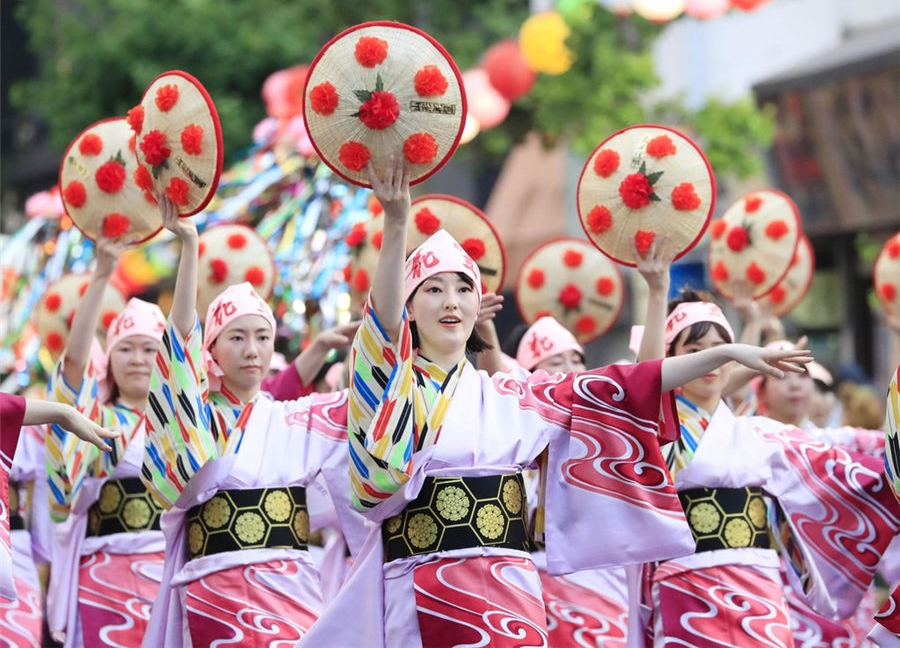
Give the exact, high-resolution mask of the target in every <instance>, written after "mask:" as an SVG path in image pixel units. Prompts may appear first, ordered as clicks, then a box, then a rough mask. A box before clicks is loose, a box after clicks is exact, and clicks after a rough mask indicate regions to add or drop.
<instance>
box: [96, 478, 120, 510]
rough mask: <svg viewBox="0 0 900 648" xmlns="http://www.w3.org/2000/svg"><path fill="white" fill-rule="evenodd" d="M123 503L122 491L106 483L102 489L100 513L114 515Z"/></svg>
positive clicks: (99, 503)
mask: <svg viewBox="0 0 900 648" xmlns="http://www.w3.org/2000/svg"><path fill="white" fill-rule="evenodd" d="M121 502H122V491H120V490H119V488H118V486H116V485H115V484H111V483H109V482H106V483H105V484H103V488H101V489H100V501H99V502H98V503H97V504H98V506H99V507H100V511H101V512H103V513H106V514H109V513H113V512H114V511H115V510H116V509H117V508H119V504H121Z"/></svg>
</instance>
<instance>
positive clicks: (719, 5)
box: [684, 0, 731, 20]
mask: <svg viewBox="0 0 900 648" xmlns="http://www.w3.org/2000/svg"><path fill="white" fill-rule="evenodd" d="M730 5H731V0H684V13H686V14H687V15H688V16H691V17H693V18H699V19H700V20H711V19H712V18H718V17H719V16H721V15H722V14H724V13H725V12H726V11H728V8H729V6H730Z"/></svg>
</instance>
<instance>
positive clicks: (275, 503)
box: [263, 490, 294, 522]
mask: <svg viewBox="0 0 900 648" xmlns="http://www.w3.org/2000/svg"><path fill="white" fill-rule="evenodd" d="M263 506H264V507H265V509H266V514H267V515H268V516H269V517H270V518H272V519H273V520H275V521H276V522H284V521H285V520H287V519H288V518H289V517H291V509H292V508H294V506H293V504H292V503H291V498H290V497H288V494H287V493H285V492H284V491H283V490H276V491H271V492H270V493H269V494H268V495H266V499H265V501H264V502H263Z"/></svg>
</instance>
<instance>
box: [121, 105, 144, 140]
mask: <svg viewBox="0 0 900 648" xmlns="http://www.w3.org/2000/svg"><path fill="white" fill-rule="evenodd" d="M125 121H126V122H128V125H129V126H131V130H133V131H134V132H135V133H136V134H138V135H140V134H141V130H143V128H144V107H143V106H142V105H141V104H138V105H137V106H135V107H134V108H132V109H131V110H129V111H128V116H127V117H125Z"/></svg>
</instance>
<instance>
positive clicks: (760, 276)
mask: <svg viewBox="0 0 900 648" xmlns="http://www.w3.org/2000/svg"><path fill="white" fill-rule="evenodd" d="M747 279H749V280H750V281H751V282H753V283H755V284H761V283H762V282H764V281H765V280H766V272H765V270H763V269H762V268H760V267H759V266H758V265H756V261H754V262H753V263H751V264H750V266H749V267H748V268H747Z"/></svg>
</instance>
